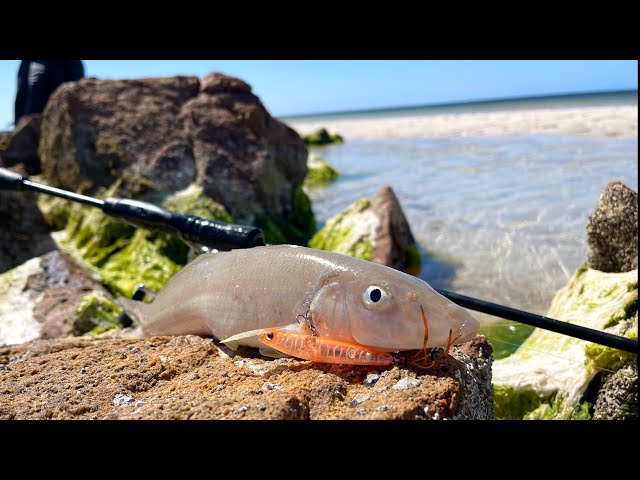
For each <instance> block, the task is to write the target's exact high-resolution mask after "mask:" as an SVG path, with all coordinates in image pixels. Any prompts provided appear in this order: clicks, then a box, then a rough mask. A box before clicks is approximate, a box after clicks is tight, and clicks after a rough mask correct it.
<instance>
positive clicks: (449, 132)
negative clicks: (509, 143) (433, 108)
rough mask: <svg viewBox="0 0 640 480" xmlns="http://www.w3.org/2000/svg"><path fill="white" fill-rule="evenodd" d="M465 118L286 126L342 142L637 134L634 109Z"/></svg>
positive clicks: (331, 120) (383, 117) (335, 120)
mask: <svg viewBox="0 0 640 480" xmlns="http://www.w3.org/2000/svg"><path fill="white" fill-rule="evenodd" d="M479 110H480V111H478V112H473V113H472V112H465V113H436V114H424V113H406V114H400V115H398V114H384V113H381V114H379V115H376V116H371V117H369V116H360V117H356V116H354V117H351V118H341V117H339V116H330V115H327V116H326V117H325V118H309V119H291V120H286V119H285V121H286V122H287V124H288V125H289V126H291V127H292V128H293V129H294V130H296V131H297V132H298V133H300V134H301V135H306V134H308V133H311V132H312V131H314V130H317V129H318V128H322V127H324V128H326V129H327V130H329V131H330V132H332V133H333V132H336V133H339V134H340V135H342V136H343V137H344V138H345V139H346V140H381V139H392V138H448V137H485V136H505V135H510V136H513V135H531V134H544V135H578V136H586V137H604V138H634V137H637V131H638V106H637V104H636V105H616V106H593V107H569V108H530V109H523V110H507V111H482V110H483V109H479Z"/></svg>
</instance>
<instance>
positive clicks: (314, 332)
mask: <svg viewBox="0 0 640 480" xmlns="http://www.w3.org/2000/svg"><path fill="white" fill-rule="evenodd" d="M300 317H302V321H304V322H305V323H306V324H307V326H308V327H309V330H311V334H312V335H314V336H316V337H317V336H318V331H317V330H316V327H314V326H313V323H311V310H307V313H305V314H304V315H302V314H300V315H298V316H296V321H297V322H298V324H299V323H300Z"/></svg>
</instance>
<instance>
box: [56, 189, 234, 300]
mask: <svg viewBox="0 0 640 480" xmlns="http://www.w3.org/2000/svg"><path fill="white" fill-rule="evenodd" d="M47 203H48V208H46V209H45V210H47V211H48V212H50V216H51V217H52V218H51V219H50V220H51V221H52V222H55V221H56V220H55V215H56V213H55V212H57V215H58V216H60V215H64V216H66V217H67V220H66V227H65V229H64V231H63V232H61V233H59V234H57V235H56V239H57V241H58V243H59V244H60V246H61V248H63V249H64V250H65V251H67V252H68V253H69V254H70V255H72V256H73V257H74V258H76V259H78V260H80V261H82V262H84V263H87V264H89V265H91V266H92V267H95V269H96V273H97V274H98V275H99V278H100V280H101V281H102V283H104V284H105V285H106V286H107V287H108V288H109V289H110V290H111V291H112V292H114V293H116V294H117V295H122V296H126V297H131V295H132V294H133V293H134V291H135V290H136V288H137V285H138V284H140V283H144V284H145V285H146V286H147V287H149V288H150V289H152V290H160V289H161V288H162V287H163V286H164V285H165V283H167V281H169V278H171V277H172V276H173V275H174V274H175V273H177V272H178V271H179V270H180V269H181V268H182V267H183V266H184V265H185V264H186V263H187V261H188V260H189V246H188V245H187V244H186V243H185V242H183V241H182V240H181V239H180V238H178V237H177V236H175V235H171V234H168V233H161V232H158V231H149V230H144V229H134V228H133V227H130V226H129V225H126V224H124V223H122V222H120V221H117V220H113V219H111V218H110V217H108V216H106V215H104V214H103V213H102V211H101V210H99V209H97V208H91V207H86V206H84V205H78V204H73V205H71V207H70V209H69V210H62V211H57V210H56V208H57V207H56V205H57V201H56V200H47ZM162 205H163V206H164V207H166V208H168V209H170V210H172V211H175V212H179V213H185V214H193V215H198V216H201V217H205V218H213V219H216V220H220V221H224V222H230V221H231V217H230V216H229V214H228V213H227V212H226V210H225V209H224V208H223V207H222V206H221V205H219V204H218V203H216V202H214V201H213V200H211V199H210V198H209V197H207V196H206V195H204V194H203V190H202V187H199V186H196V185H191V186H190V187H187V188H186V189H185V190H181V191H179V192H177V193H175V194H174V195H172V196H169V197H168V198H166V199H165V200H164V202H162ZM51 212H53V213H51ZM62 223H65V222H62Z"/></svg>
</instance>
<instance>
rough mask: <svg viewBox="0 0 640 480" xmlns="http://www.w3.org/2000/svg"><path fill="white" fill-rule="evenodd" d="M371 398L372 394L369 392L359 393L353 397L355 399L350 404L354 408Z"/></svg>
mask: <svg viewBox="0 0 640 480" xmlns="http://www.w3.org/2000/svg"><path fill="white" fill-rule="evenodd" d="M370 398H371V395H369V394H368V393H357V394H356V395H355V397H353V400H351V402H350V403H349V406H350V407H351V408H353V407H355V406H356V405H360V404H361V403H362V402H366V401H367V400H369V399H370Z"/></svg>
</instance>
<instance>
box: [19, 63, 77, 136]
mask: <svg viewBox="0 0 640 480" xmlns="http://www.w3.org/2000/svg"><path fill="white" fill-rule="evenodd" d="M82 77H84V65H83V64H82V61H81V60H22V62H20V68H19V69H18V89H17V92H16V103H15V124H16V125H17V124H18V121H19V120H20V117H22V116H23V115H27V114H29V113H42V111H43V110H44V107H45V105H46V104H47V100H49V97H50V96H51V94H52V93H53V92H54V91H55V90H56V88H58V87H59V86H60V85H61V84H63V83H64V82H72V81H75V80H80V79H81V78H82Z"/></svg>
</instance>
